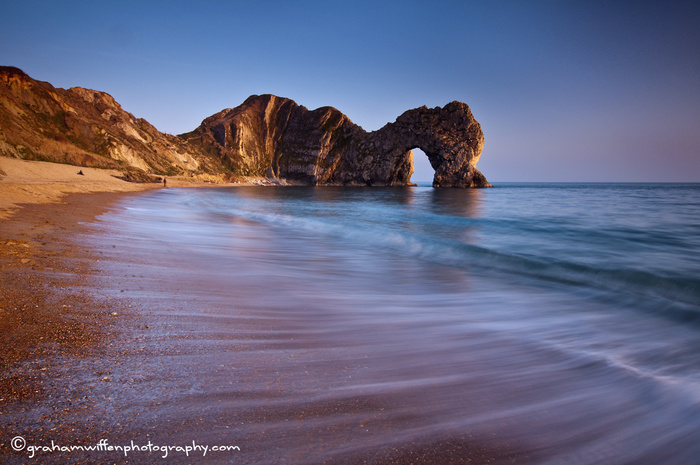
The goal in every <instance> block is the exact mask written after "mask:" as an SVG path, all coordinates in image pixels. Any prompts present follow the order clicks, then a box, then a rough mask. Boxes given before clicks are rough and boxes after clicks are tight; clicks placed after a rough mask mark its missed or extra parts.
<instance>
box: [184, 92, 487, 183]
mask: <svg viewBox="0 0 700 465" xmlns="http://www.w3.org/2000/svg"><path fill="white" fill-rule="evenodd" d="M180 137H182V138H183V139H184V140H186V141H187V143H188V144H189V145H190V146H191V147H193V148H195V149H198V150H199V151H201V152H204V153H207V154H209V155H210V156H213V157H216V158H218V159H219V160H222V162H223V163H224V164H226V165H227V166H229V167H230V169H231V170H233V171H234V172H238V173H241V174H244V175H249V176H267V177H273V178H280V179H285V180H289V181H297V182H301V183H304V184H310V185H368V186H370V185H374V186H377V185H380V186H405V185H408V184H410V179H411V174H412V173H413V154H412V152H411V149H413V148H420V149H421V150H423V151H424V152H425V153H426V155H427V156H428V159H429V160H430V164H431V165H432V167H433V168H434V169H435V177H434V179H433V185H434V186H436V187H488V186H490V184H489V183H488V181H486V178H485V177H484V176H483V175H482V174H481V173H480V172H479V171H478V170H477V169H476V163H477V162H478V161H479V157H480V155H481V150H482V149H483V146H484V135H483V132H482V131H481V126H480V125H479V123H478V122H477V121H476V119H475V118H474V116H473V115H472V113H471V111H470V109H469V107H468V106H467V105H466V104H464V103H461V102H452V103H450V104H448V105H446V106H445V107H444V108H440V107H437V108H432V109H429V108H427V107H421V108H416V109H414V110H409V111H407V112H405V113H404V114H402V115H401V116H399V117H398V118H397V119H396V121H395V122H394V123H389V124H387V125H386V126H384V127H383V128H381V129H379V130H378V131H374V132H365V131H364V130H363V129H362V128H361V127H360V126H358V125H356V124H354V123H353V122H352V121H350V119H349V118H348V117H347V116H345V115H344V114H342V113H341V112H340V111H338V110H336V109H335V108H331V107H323V108H318V109H316V110H312V111H310V110H308V109H306V108H305V107H303V106H301V105H297V104H296V103H295V102H294V101H292V100H289V99H286V98H280V97H276V96H274V95H261V96H257V95H254V96H251V97H249V98H248V99H247V100H246V101H245V102H244V103H243V104H242V105H240V106H239V107H237V108H234V109H226V110H223V111H221V112H219V113H217V114H215V115H212V116H210V117H209V118H207V119H205V120H204V121H203V122H202V124H201V125H200V126H199V127H198V128H197V129H195V130H194V131H192V132H190V133H187V134H182V135H181V136H180Z"/></svg>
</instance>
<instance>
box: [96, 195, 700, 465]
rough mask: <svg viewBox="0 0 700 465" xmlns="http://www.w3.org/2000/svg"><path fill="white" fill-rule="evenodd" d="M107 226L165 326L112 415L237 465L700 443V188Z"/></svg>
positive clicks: (570, 456)
mask: <svg viewBox="0 0 700 465" xmlns="http://www.w3.org/2000/svg"><path fill="white" fill-rule="evenodd" d="M93 231H94V234H92V235H90V236H89V237H86V238H84V243H85V244H87V245H88V246H91V247H93V249H94V250H95V251H96V252H97V253H99V254H100V256H101V259H100V262H99V264H98V265H97V266H98V268H99V273H97V274H96V277H95V278H94V279H95V288H96V289H97V291H95V292H97V293H98V294H103V295H105V296H107V297H116V298H120V299H127V300H128V301H129V302H131V303H133V306H134V308H139V309H141V311H143V312H144V316H143V318H145V319H147V320H148V321H149V324H148V325H147V327H148V330H140V329H139V330H137V329H134V331H133V333H132V334H130V335H127V336H126V339H125V340H129V339H128V338H129V337H131V338H132V339H131V340H133V341H138V344H139V349H138V350H135V351H134V352H133V353H131V354H130V355H128V357H130V358H131V359H130V362H129V363H125V364H124V368H122V370H123V372H122V373H121V375H120V374H119V373H120V372H119V371H117V372H116V374H115V375H114V376H117V377H119V376H122V377H123V378H125V379H126V378H127V377H130V378H131V379H134V378H135V379H139V380H141V381H140V385H139V387H138V388H137V389H133V388H128V389H127V388H126V387H125V388H123V389H122V390H118V391H115V392H114V393H113V394H111V397H110V399H111V400H110V402H112V403H115V404H117V406H116V407H114V408H115V411H129V412H133V411H138V412H142V413H143V416H144V417H146V418H154V416H155V417H157V418H159V419H160V420H159V421H166V420H167V421H168V422H172V423H171V424H181V425H183V426H182V428H181V430H177V428H176V429H175V430H176V433H177V434H178V435H179V436H177V437H180V438H181V439H183V440H187V439H188V438H189V439H194V438H190V436H192V435H196V436H197V438H198V439H199V441H204V439H208V440H210V441H213V442H216V441H218V442H227V441H234V442H236V443H237V444H238V445H239V446H240V447H241V452H240V455H238V456H237V457H236V460H238V462H237V463H324V461H325V462H326V463H353V462H354V461H357V460H366V461H367V463H382V461H381V458H382V457H384V458H387V457H389V458H392V457H403V456H406V455H405V454H406V451H409V452H410V451H411V450H412V448H414V449H415V448H418V449H421V448H422V449H421V450H423V449H426V450H430V451H432V452H431V453H435V454H438V455H440V454H443V455H444V454H447V455H444V457H443V458H444V460H445V461H444V462H443V463H458V462H456V458H455V457H454V455H459V456H460V457H462V458H463V459H464V460H466V458H465V457H467V456H469V454H472V453H474V454H482V455H481V457H483V456H485V455H488V454H489V453H491V454H493V462H492V463H498V462H499V460H501V461H502V462H504V463H543V464H545V463H546V464H549V463H551V464H560V463H569V464H600V463H606V464H627V463H635V464H639V463H649V464H659V463H664V464H689V463H697V460H698V457H700V443H699V442H698V440H697V439H698V432H699V431H700V184H551V183H550V184H533V183H527V184H515V183H504V184H498V185H496V187H495V188H493V189H483V190H461V189H433V188H431V187H428V186H419V187H413V188H333V187H322V188H312V187H230V188H214V189H167V190H160V191H157V192H153V193H149V194H146V195H143V196H138V197H130V198H127V199H125V200H124V201H123V202H122V203H121V204H119V205H118V206H117V208H115V209H113V210H112V211H110V212H108V213H107V214H105V215H103V216H102V217H101V218H100V219H99V222H98V223H96V224H95V225H93ZM134 360H137V361H138V363H131V362H133V361H134ZM134 367H139V368H134ZM115 389H116V388H115ZM156 401H157V402H156ZM156 404H157V405H159V407H157V409H156V408H155V407H152V406H153V405H156ZM154 409H155V410H154ZM190 417H197V418H200V417H202V418H204V420H203V422H202V423H197V426H192V425H193V423H192V422H191V421H189V420H186V419H189V418H190ZM200 419H201V418H200ZM178 422H179V423H178ZM134 425H136V426H134V427H135V428H137V427H138V424H137V423H134ZM172 434H175V433H172ZM188 435H190V436H188ZM446 441H448V442H449V444H451V445H452V446H451V447H453V446H454V444H455V443H458V444H461V448H457V450H458V452H454V450H453V452H451V453H452V454H453V456H450V455H449V453H450V452H449V451H441V449H440V447H441V446H440V445H443V446H444V444H445V443H446ZM450 441H451V442H450ZM453 449H454V447H453ZM484 450H487V451H491V452H483V451H484ZM479 451H481V452H479ZM392 454H394V455H392ZM397 454H398V455H397ZM401 454H404V455H401ZM449 457H452V458H449ZM474 457H480V456H479V455H475V456H474ZM482 459H483V458H482ZM271 460H272V461H271ZM355 463H360V462H355ZM419 463H420V462H419ZM425 463H430V462H429V461H426V462H425ZM435 463H440V462H439V461H438V462H435ZM476 463H479V462H478V461H477V462H476Z"/></svg>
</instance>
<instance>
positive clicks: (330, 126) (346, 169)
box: [0, 66, 489, 187]
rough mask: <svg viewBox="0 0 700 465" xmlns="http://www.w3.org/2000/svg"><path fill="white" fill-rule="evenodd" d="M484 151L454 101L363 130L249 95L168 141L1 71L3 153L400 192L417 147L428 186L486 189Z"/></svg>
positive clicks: (475, 126)
mask: <svg viewBox="0 0 700 465" xmlns="http://www.w3.org/2000/svg"><path fill="white" fill-rule="evenodd" d="M483 145H484V136H483V133H482V132H481V127H480V126H479V123H478V122H477V121H476V120H475V119H474V116H473V115H472V113H471V111H470V110H469V107H468V106H467V105H465V104H464V103H460V102H452V103H450V104H448V105H446V106H445V107H443V108H440V107H437V108H432V109H430V108H426V107H421V108H416V109H414V110H409V111H407V112H405V113H404V114H403V115H401V116H399V117H398V118H397V120H396V121H395V122H394V123H390V124H387V125H386V126H384V127H383V128H381V129H380V130H378V131H374V132H365V131H364V130H363V129H362V128H361V127H360V126H358V125H356V124H354V123H353V122H352V121H350V119H349V118H348V117H347V116H345V115H344V114H342V113H341V112H340V111H338V110H336V109H335V108H331V107H322V108H318V109H316V110H308V109H306V108H305V107H303V106H301V105H297V104H296V103H295V102H294V101H292V100H290V99H286V98H280V97H276V96H274V95H261V96H257V95H254V96H251V97H249V98H248V99H247V100H246V101H245V102H244V103H243V104H242V105H240V106H238V107H236V108H233V109H226V110H223V111H221V112H219V113H217V114H215V115H212V116H210V117H209V118H207V119H205V120H204V121H203V122H202V124H201V125H200V126H199V127H198V128H197V129H195V130H194V131H192V132H190V133H187V134H182V135H181V136H172V135H169V134H163V133H161V132H159V131H158V130H157V129H156V128H155V127H153V126H152V125H151V124H149V123H148V122H147V121H146V120H144V119H140V118H135V117H134V116H133V115H132V114H131V113H128V112H126V111H124V110H123V109H122V107H121V106H120V105H119V104H118V103H117V102H116V101H115V100H114V99H113V98H112V97H111V96H110V95H109V94H106V93H104V92H99V91H95V90H90V89H83V88H80V87H74V88H71V89H60V88H54V87H53V86H52V85H51V84H49V83H47V82H42V81H37V80H34V79H32V78H31V77H29V76H27V75H26V74H25V73H24V72H23V71H21V70H19V69H17V68H12V67H1V66H0V155H5V156H12V157H18V158H24V159H34V160H44V161H53V162H62V163H69V164H73V165H79V166H93V167H104V168H121V169H125V170H132V171H135V170H136V171H143V172H144V173H150V174H156V175H175V174H184V173H188V174H205V175H216V176H218V177H219V178H221V179H232V178H236V177H240V176H256V177H267V178H271V179H284V180H287V181H290V182H293V183H301V184H308V185H363V186H364V185H367V186H405V185H408V184H410V179H411V174H412V173H413V157H412V153H411V149H413V148H420V149H422V150H423V151H424V152H425V153H426V154H427V155H428V158H429V159H430V163H431V165H432V166H433V168H434V169H435V177H434V180H433V185H434V186H441V187H485V186H489V184H488V182H487V181H486V179H485V178H484V176H483V175H482V174H481V173H480V172H479V171H478V170H477V169H476V163H477V161H478V160H479V156H480V154H481V150H482V148H483ZM143 177H144V176H135V175H134V176H132V178H134V179H136V178H143ZM145 178H148V176H145Z"/></svg>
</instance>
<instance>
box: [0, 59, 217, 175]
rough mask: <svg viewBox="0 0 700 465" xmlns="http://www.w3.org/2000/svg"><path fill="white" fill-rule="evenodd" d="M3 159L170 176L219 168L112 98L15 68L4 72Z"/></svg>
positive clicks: (0, 78)
mask: <svg viewBox="0 0 700 465" xmlns="http://www.w3.org/2000/svg"><path fill="white" fill-rule="evenodd" d="M0 155H5V156H10V157H16V158H22V159H26V160H43V161H52V162H59V163H68V164H72V165H78V166H87V167H99V168H117V169H124V170H132V171H144V172H147V173H154V174H167V175H172V174H181V173H184V172H193V171H197V170H202V169H209V170H213V169H216V168H217V166H216V165H217V163H216V162H214V163H213V165H214V166H210V165H212V162H211V161H209V160H208V159H207V158H206V157H201V156H199V154H198V153H196V152H194V151H193V150H191V149H190V148H189V147H188V146H187V145H186V144H185V143H184V142H183V141H182V139H180V138H178V137H176V136H172V135H168V134H163V133H161V132H160V131H158V130H157V129H156V128H154V127H153V126H152V125H151V124H149V123H148V121H146V120H144V119H140V118H135V117H134V116H133V115H132V114H131V113H128V112H126V111H124V110H123V109H122V108H121V106H120V105H119V104H118V103H117V102H116V101H115V100H114V99H113V98H112V96H110V95H109V94H106V93H104V92H98V91H95V90H89V89H83V88H80V87H74V88H71V89H60V88H54V87H53V86H52V85H51V84H49V83H47V82H41V81H37V80H34V79H32V78H31V77H29V76H28V75H26V74H25V73H24V72H22V71H21V70H19V69H17V68H12V67H0Z"/></svg>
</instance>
